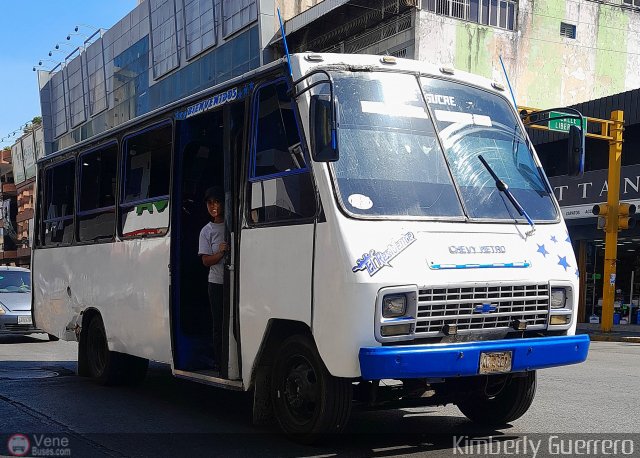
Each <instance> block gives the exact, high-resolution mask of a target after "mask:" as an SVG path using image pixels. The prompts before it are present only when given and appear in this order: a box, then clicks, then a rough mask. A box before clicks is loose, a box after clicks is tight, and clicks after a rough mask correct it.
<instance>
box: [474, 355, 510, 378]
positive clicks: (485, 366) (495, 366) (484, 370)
mask: <svg viewBox="0 0 640 458" xmlns="http://www.w3.org/2000/svg"><path fill="white" fill-rule="evenodd" d="M503 372H511V352H510V351H493V352H482V353H480V374H500V373H503Z"/></svg>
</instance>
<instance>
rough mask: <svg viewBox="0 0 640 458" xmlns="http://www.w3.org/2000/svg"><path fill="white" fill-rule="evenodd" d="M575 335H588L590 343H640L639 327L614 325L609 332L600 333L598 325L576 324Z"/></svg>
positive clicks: (634, 325) (635, 325)
mask: <svg viewBox="0 0 640 458" xmlns="http://www.w3.org/2000/svg"><path fill="white" fill-rule="evenodd" d="M576 334H589V338H591V340H592V341H599V342H631V343H640V325H637V324H614V325H613V327H612V328H611V332H602V331H600V325H599V324H590V323H578V328H577V329H576Z"/></svg>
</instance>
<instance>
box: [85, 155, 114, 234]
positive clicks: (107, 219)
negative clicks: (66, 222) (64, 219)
mask: <svg viewBox="0 0 640 458" xmlns="http://www.w3.org/2000/svg"><path fill="white" fill-rule="evenodd" d="M117 157H118V146H117V145H116V144H112V145H109V146H107V147H105V148H101V149H98V150H94V151H90V152H88V153H84V154H81V155H80V157H79V158H78V167H79V168H80V173H79V178H80V185H79V196H78V217H77V224H78V240H79V241H81V242H91V241H99V240H112V239H113V237H114V235H115V221H116V198H115V195H116V170H117Z"/></svg>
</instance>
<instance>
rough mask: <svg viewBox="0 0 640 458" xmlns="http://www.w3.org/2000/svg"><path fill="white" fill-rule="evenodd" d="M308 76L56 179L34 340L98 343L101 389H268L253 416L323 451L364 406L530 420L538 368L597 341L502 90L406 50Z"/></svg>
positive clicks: (43, 201) (109, 138)
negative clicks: (216, 329) (205, 239)
mask: <svg viewBox="0 0 640 458" xmlns="http://www.w3.org/2000/svg"><path fill="white" fill-rule="evenodd" d="M290 65H291V67H290V68H291V71H292V73H291V74H290V72H289V67H288V66H287V64H286V60H281V61H277V62H273V63H271V64H269V65H266V66H264V67H262V68H260V69H257V70H255V71H252V72H249V73H247V74H245V75H243V76H242V77H238V78H236V79H233V80H231V81H229V82H227V83H224V84H222V85H219V86H216V87H214V88H212V89H211V90H207V91H205V92H202V93H199V94H196V95H194V96H191V97H188V98H186V99H183V100H180V101H179V102H176V103H173V104H171V105H170V106H167V107H164V108H162V109H159V110H157V111H155V112H153V113H150V114H148V115H145V116H143V117H140V118H138V119H135V120H133V121H130V122H128V123H126V124H123V125H121V126H119V127H117V128H115V129H113V130H110V131H108V132H106V133H104V134H101V135H98V136H96V137H95V138H92V139H90V140H88V141H85V142H81V143H78V144H77V145H75V146H73V147H70V148H67V149H65V150H63V151H60V152H58V153H56V154H54V155H51V156H49V157H46V158H44V159H43V160H41V161H40V162H39V163H38V193H37V208H36V221H35V225H36V226H35V228H36V229H35V234H36V235H35V247H34V250H33V259H32V270H33V297H34V318H35V324H36V325H37V326H38V327H39V328H41V329H43V330H45V331H46V332H47V333H51V334H54V335H56V336H58V337H60V338H62V339H67V340H77V341H78V342H79V346H78V348H79V351H78V372H79V374H80V375H81V376H87V377H91V378H93V379H95V380H96V381H98V382H100V383H104V384H118V383H124V382H135V381H139V380H140V379H141V378H142V377H144V374H145V372H146V369H147V365H148V360H155V361H161V362H165V363H169V364H171V368H172V371H173V373H174V374H175V376H177V377H181V378H185V379H190V380H194V381H198V382H202V383H207V384H210V385H215V386H218V387H222V388H227V389H232V390H252V393H253V399H254V408H253V417H254V421H255V422H256V423H264V422H266V421H269V419H271V418H274V417H275V419H276V420H277V422H278V424H279V425H280V426H281V428H282V429H283V430H284V432H286V433H287V434H290V435H293V436H295V437H297V438H298V439H301V440H313V439H314V438H315V437H318V436H319V435H320V434H323V433H327V432H336V431H340V430H342V429H343V428H344V426H345V424H346V423H347V420H348V418H349V415H350V411H351V408H352V406H353V405H362V406H374V407H377V408H380V407H381V406H388V407H389V408H392V407H394V408H395V407H399V406H403V405H410V406H422V405H443V404H447V403H454V404H456V405H457V406H458V407H459V408H460V410H461V411H462V413H463V414H464V415H466V416H467V417H468V418H469V419H471V420H472V421H475V422H480V423H485V424H493V425H499V424H504V423H507V422H511V421H513V420H515V419H517V418H518V417H520V416H521V415H523V414H524V413H525V412H526V410H527V409H528V408H529V406H530V405H531V402H532V400H533V397H534V393H535V388H536V370H537V369H543V368H547V367H552V366H559V365H566V364H573V363H579V362H582V361H584V360H585V358H586V356H587V352H588V347H589V340H588V337H586V336H583V335H575V329H576V312H577V303H578V302H577V301H578V270H577V264H576V259H575V257H574V253H573V249H572V245H571V242H570V240H569V237H568V232H567V229H566V226H565V224H564V222H563V220H562V216H561V213H560V210H559V206H558V203H557V202H556V200H555V198H554V196H553V193H552V190H551V188H550V186H549V183H548V181H547V179H546V177H545V175H544V172H543V170H542V168H541V165H540V162H539V160H538V158H537V156H536V154H535V152H534V150H533V147H532V145H531V143H530V141H529V139H528V138H527V135H526V133H525V129H524V126H523V124H522V122H521V120H520V118H519V116H518V113H517V111H516V110H515V108H514V106H513V104H512V103H510V101H509V99H508V98H507V97H506V96H505V93H504V92H505V91H504V88H503V87H502V85H500V84H498V83H496V82H491V81H489V80H486V79H484V78H480V77H477V76H473V75H470V74H467V73H463V72H459V71H457V70H453V69H450V68H438V67H434V66H430V65H427V64H425V63H422V62H417V61H412V60H404V59H395V58H393V57H389V56H385V57H380V56H366V55H332V54H312V53H306V54H296V55H292V56H291V63H290ZM572 132H574V131H573V130H572ZM574 153H575V151H574ZM574 156H575V154H574ZM573 159H575V157H573ZM570 164H573V163H572V162H571V161H570ZM571 167H574V165H571ZM212 185H220V186H223V189H224V192H225V209H226V211H225V227H226V239H227V241H228V244H229V246H230V250H229V252H228V255H227V257H226V259H225V260H224V263H225V267H226V268H225V283H224V320H223V327H222V329H223V335H222V339H221V340H222V347H223V351H222V357H221V361H220V363H221V364H220V366H221V368H220V370H219V371H214V370H213V364H214V361H213V360H212V358H211V354H212V345H213V341H214V338H213V330H212V325H211V321H212V318H211V312H210V308H209V305H208V298H207V270H208V269H207V268H205V267H204V266H203V264H202V262H201V260H200V259H199V256H198V234H199V232H200V229H201V228H202V227H203V226H204V225H205V224H207V222H208V221H209V219H208V214H207V211H206V208H205V204H204V202H203V196H204V193H205V190H206V189H207V188H208V187H210V186H212ZM382 380H385V381H387V380H390V381H391V382H384V383H381V381H382Z"/></svg>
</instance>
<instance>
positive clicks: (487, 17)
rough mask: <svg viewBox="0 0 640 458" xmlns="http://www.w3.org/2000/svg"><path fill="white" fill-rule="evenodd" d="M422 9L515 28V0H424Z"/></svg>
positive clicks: (501, 26) (485, 23) (510, 28)
mask: <svg viewBox="0 0 640 458" xmlns="http://www.w3.org/2000/svg"><path fill="white" fill-rule="evenodd" d="M422 9H424V10H425V11H431V12H433V13H436V14H440V15H442V16H449V17H454V18H457V19H462V20H465V21H470V22H475V23H477V24H484V25H491V26H494V27H500V28H502V29H507V30H515V24H516V2H515V1H514V0H422Z"/></svg>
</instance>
